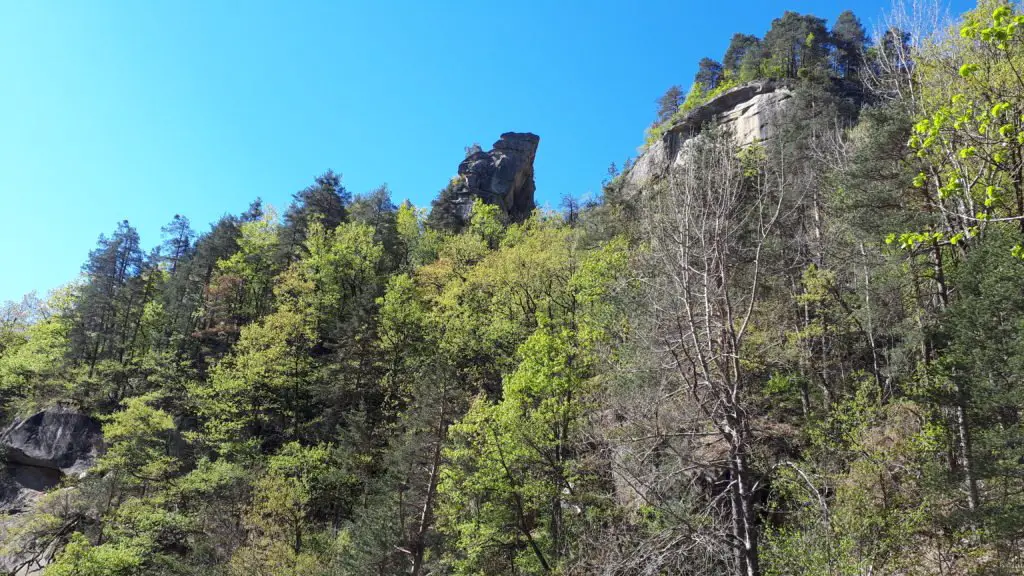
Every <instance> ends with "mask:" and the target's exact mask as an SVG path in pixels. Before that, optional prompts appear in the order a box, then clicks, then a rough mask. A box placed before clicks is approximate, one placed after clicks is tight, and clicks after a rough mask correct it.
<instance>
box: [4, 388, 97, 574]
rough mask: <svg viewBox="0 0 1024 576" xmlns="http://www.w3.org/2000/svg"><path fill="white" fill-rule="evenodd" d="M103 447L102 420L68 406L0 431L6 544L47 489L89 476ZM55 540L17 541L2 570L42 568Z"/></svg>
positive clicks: (36, 570)
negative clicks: (35, 546) (33, 549)
mask: <svg viewBox="0 0 1024 576" xmlns="http://www.w3.org/2000/svg"><path fill="white" fill-rule="evenodd" d="M102 452H103V436H102V429H101V427H100V423H99V422H97V421H96V420H94V419H92V418H90V417H89V416H87V415H85V414H82V413H80V412H77V411H75V410H70V409H67V408H61V407H55V408H48V409H46V410H43V411H41V412H37V413H35V414H33V415H32V416H29V417H28V418H25V419H20V420H16V421H15V422H14V423H13V424H11V425H10V426H8V427H7V428H5V429H4V430H2V431H0V544H3V543H4V541H5V540H7V536H10V534H9V533H8V531H9V530H10V529H11V528H12V527H14V526H17V525H18V523H19V522H20V521H21V520H22V519H23V518H29V516H25V515H24V513H26V512H28V511H29V510H30V509H31V508H33V507H36V506H39V503H40V502H41V501H40V498H41V497H42V496H43V495H44V494H45V493H46V492H49V491H51V490H53V489H54V488H57V487H58V486H59V485H60V483H61V481H62V480H63V479H64V478H65V477H66V476H73V477H81V476H83V475H84V474H85V473H86V472H87V471H88V470H89V468H91V467H92V466H93V464H95V462H96V458H97V457H98V456H99V455H100V454H101V453H102ZM54 546H56V541H54V542H52V543H51V545H50V546H48V547H47V548H46V549H45V550H43V551H42V553H41V554H34V553H29V552H26V551H24V550H18V548H17V547H15V550H16V553H14V554H13V555H3V553H0V574H6V573H9V572H10V573H14V574H16V575H17V576H30V575H32V574H40V573H42V570H43V569H44V568H45V566H46V564H47V562H48V561H49V559H50V558H52V556H53V552H54ZM2 549H3V546H0V550H2Z"/></svg>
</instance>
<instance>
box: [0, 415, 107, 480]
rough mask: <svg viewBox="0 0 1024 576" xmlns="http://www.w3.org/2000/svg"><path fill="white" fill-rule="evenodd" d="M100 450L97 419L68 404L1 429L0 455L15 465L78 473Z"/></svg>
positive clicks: (100, 432) (92, 460)
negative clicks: (72, 408)
mask: <svg viewBox="0 0 1024 576" xmlns="http://www.w3.org/2000/svg"><path fill="white" fill-rule="evenodd" d="M102 450H103V436H102V429H101V427H100V423H99V422H97V421H96V420H94V419H92V418H90V417H89V416H87V415H85V414H81V413H79V412H76V411H74V410H70V409H67V408H60V407H57V408H48V409H46V410H43V411H42V412H37V413H35V414H33V415H32V416H29V417H28V418H25V419H23V420H16V421H15V422H14V423H13V424H11V425H10V426H8V427H7V428H6V429H5V430H3V432H0V455H2V457H3V459H4V460H6V462H7V463H8V465H13V466H15V467H19V466H31V467H35V468H47V469H50V470H57V471H59V472H60V473H62V474H72V475H79V474H81V473H83V472H85V471H86V470H88V469H89V468H90V467H92V465H93V463H94V462H95V461H96V457H97V456H98V455H99V454H100V453H101V451H102Z"/></svg>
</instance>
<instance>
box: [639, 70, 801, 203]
mask: <svg viewBox="0 0 1024 576" xmlns="http://www.w3.org/2000/svg"><path fill="white" fill-rule="evenodd" d="M792 96H793V93H792V91H791V90H790V89H789V87H788V86H786V85H784V84H779V83H776V82H772V81H770V80H761V81H757V82H751V83H748V84H744V85H743V86H737V87H736V88H733V89H732V90H729V91H727V92H724V93H722V94H720V95H719V96H717V97H715V98H714V99H712V100H710V101H709V102H707V103H705V104H704V105H702V106H700V107H698V108H696V109H695V110H693V111H692V112H690V113H689V114H687V115H686V117H684V118H683V119H682V120H680V121H679V122H677V123H675V124H673V125H672V126H670V127H669V128H668V129H667V130H665V131H664V133H663V134H662V137H661V138H660V139H658V140H657V141H655V142H653V143H651V145H650V146H648V147H647V149H646V150H645V151H644V152H643V154H641V155H640V157H639V158H637V160H636V162H635V163H634V164H633V166H632V167H631V168H630V169H629V170H628V171H627V172H625V173H624V174H623V186H624V189H626V190H627V191H634V192H635V191H639V190H640V189H642V188H643V187H644V186H646V185H649V184H651V183H653V182H655V181H657V180H658V179H660V178H663V177H664V176H665V175H667V174H668V171H669V169H670V168H671V167H672V166H673V165H675V164H676V163H678V162H679V161H680V159H681V158H682V155H683V154H685V151H686V148H687V142H689V141H690V140H692V139H694V138H695V137H697V136H699V135H700V132H701V130H703V129H704V128H705V127H706V126H709V125H712V124H714V125H718V126H721V127H723V128H725V129H727V130H730V131H732V133H733V136H734V137H735V138H736V143H737V144H739V145H740V146H746V145H749V144H752V143H754V142H757V141H761V140H767V139H769V138H771V136H772V134H773V126H774V125H776V124H775V122H776V121H777V119H776V116H777V115H778V113H779V112H780V111H781V110H782V109H783V108H784V107H785V106H786V103H787V101H788V100H789V99H790V98H792Z"/></svg>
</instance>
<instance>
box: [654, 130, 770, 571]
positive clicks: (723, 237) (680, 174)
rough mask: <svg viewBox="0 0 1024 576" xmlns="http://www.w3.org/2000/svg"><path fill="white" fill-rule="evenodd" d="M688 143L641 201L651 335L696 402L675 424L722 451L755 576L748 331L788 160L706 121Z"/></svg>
mask: <svg viewBox="0 0 1024 576" xmlns="http://www.w3.org/2000/svg"><path fill="white" fill-rule="evenodd" d="M688 146H690V150H689V151H688V153H687V154H685V155H683V156H682V158H683V160H682V162H681V163H680V164H679V165H677V167H676V169H675V170H674V171H673V173H672V174H671V175H670V178H669V179H668V181H667V185H666V186H665V187H664V189H663V190H661V191H654V192H652V193H650V194H647V195H646V196H645V201H646V203H647V204H648V205H647V206H646V209H645V210H643V211H642V213H643V214H644V222H643V226H644V229H645V232H646V236H647V238H648V239H649V242H650V251H649V256H650V263H649V268H648V269H649V270H650V271H651V272H652V274H651V275H650V277H649V278H647V280H646V281H647V284H648V288H649V290H648V294H649V297H650V305H651V308H652V309H653V311H654V318H655V325H654V327H653V328H654V336H655V338H654V341H653V344H654V345H655V346H656V350H657V352H658V353H659V354H660V356H661V361H662V362H663V367H664V368H665V369H666V370H667V371H668V373H669V376H667V377H668V378H669V379H670V381H672V382H674V383H675V386H676V390H673V391H671V393H672V394H673V395H678V396H680V397H685V398H686V400H687V402H688V411H689V412H690V414H689V417H688V418H687V419H685V420H684V421H682V422H676V423H675V424H674V426H673V429H672V430H670V431H669V432H670V433H671V434H675V435H689V436H690V437H691V438H701V445H702V446H703V449H702V450H701V452H703V453H704V454H705V457H704V459H705V460H714V459H715V457H717V458H718V460H719V462H720V465H721V467H722V470H723V472H724V474H723V475H721V476H719V477H717V478H716V480H717V481H718V483H719V484H723V485H722V486H719V488H718V490H715V491H713V492H712V494H713V495H715V494H717V495H719V496H720V497H721V498H722V501H723V504H724V508H725V510H726V514H725V516H726V517H727V519H728V522H729V523H728V526H729V529H728V533H727V534H725V535H723V538H724V539H725V540H726V541H727V543H728V545H729V546H730V547H731V549H732V555H733V557H732V567H733V572H734V573H735V574H736V575H737V576H757V575H758V574H759V573H760V566H759V556H758V540H759V534H758V527H757V510H756V502H755V494H756V492H757V490H758V488H759V484H758V478H757V477H756V475H755V474H754V472H753V469H752V458H753V456H752V448H753V445H754V433H753V431H752V426H751V423H752V420H753V418H754V415H753V414H751V413H750V411H749V410H750V407H749V402H748V399H749V393H750V389H751V387H752V386H753V385H754V380H755V379H756V378H757V375H756V374H752V373H751V372H750V371H749V370H748V363H749V362H750V360H751V358H749V357H748V355H749V354H748V350H747V348H748V346H747V344H746V340H747V338H748V336H749V335H750V332H751V329H752V328H753V324H754V323H755V312H756V307H757V306H756V305H757V303H758V300H759V293H760V292H761V289H762V287H761V283H762V276H763V274H764V270H763V268H764V264H763V260H764V255H765V252H766V248H767V246H768V244H769V243H770V242H771V241H772V239H773V235H774V234H775V233H776V224H777V223H778V221H779V217H780V214H781V213H782V208H783V199H784V197H785V195H784V194H783V191H784V186H783V182H784V175H785V161H784V158H782V157H781V152H780V153H779V156H780V157H778V158H772V161H771V162H770V163H769V162H767V161H766V158H765V154H764V149H763V148H760V147H752V148H748V149H746V150H744V151H740V150H739V149H738V148H737V147H736V146H735V145H734V144H733V141H732V139H731V138H730V136H729V134H728V133H727V132H723V131H711V132H705V133H704V134H703V135H702V136H701V137H700V138H697V139H694V140H691V141H690V142H689V143H688ZM780 150H781V148H780ZM769 166H771V170H770V171H769ZM713 455H716V456H713ZM707 463H711V462H706V464H707Z"/></svg>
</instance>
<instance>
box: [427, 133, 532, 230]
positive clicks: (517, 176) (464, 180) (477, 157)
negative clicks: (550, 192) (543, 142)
mask: <svg viewBox="0 0 1024 576" xmlns="http://www.w3.org/2000/svg"><path fill="white" fill-rule="evenodd" d="M539 144H540V137H539V136H537V135H536V134H530V133H529V132H506V133H504V134H502V135H501V138H499V139H498V141H497V142H495V143H494V148H492V149H491V150H490V151H488V152H484V151H483V150H480V149H477V150H473V151H471V152H470V153H469V154H468V155H467V156H466V159H465V160H463V161H462V163H461V164H459V174H458V176H456V177H455V178H454V179H452V182H451V185H450V187H449V190H448V191H447V192H448V193H447V194H446V195H445V196H446V197H445V198H442V199H441V201H443V202H444V203H446V204H447V206H441V207H437V206H436V205H435V208H441V209H444V210H446V211H449V212H451V213H453V214H454V215H455V216H456V217H457V218H458V219H460V220H461V221H462V222H463V223H465V222H467V221H468V220H469V216H470V211H471V210H472V207H473V200H474V199H476V198H480V199H481V200H483V201H484V202H486V203H488V204H494V205H496V206H498V207H500V208H501V210H502V212H503V213H504V215H505V216H506V217H507V218H508V219H509V220H511V221H519V220H523V219H525V218H526V217H528V216H529V215H530V213H531V212H532V211H533V209H534V206H535V204H534V200H533V193H534V191H535V190H536V185H535V184H534V181H533V161H534V159H535V158H536V156H537V146H538V145H539Z"/></svg>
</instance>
